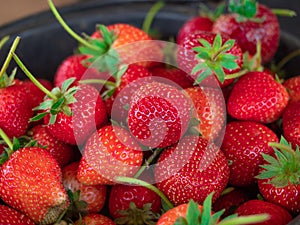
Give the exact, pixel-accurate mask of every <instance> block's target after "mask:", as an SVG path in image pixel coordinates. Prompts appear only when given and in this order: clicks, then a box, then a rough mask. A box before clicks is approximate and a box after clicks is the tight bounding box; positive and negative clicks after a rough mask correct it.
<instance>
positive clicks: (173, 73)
mask: <svg viewBox="0 0 300 225" xmlns="http://www.w3.org/2000/svg"><path fill="white" fill-rule="evenodd" d="M151 72H152V74H153V76H156V77H162V78H165V79H167V80H166V81H165V83H167V84H169V85H173V83H172V82H174V83H175V85H174V86H177V87H178V86H180V87H181V88H183V89H185V88H189V87H193V82H192V81H191V79H190V78H189V77H188V75H187V74H186V73H185V72H184V71H183V70H180V69H179V68H176V67H173V68H168V67H166V66H164V67H163V66H161V67H154V68H152V69H151ZM161 82H164V80H163V79H162V80H161Z"/></svg>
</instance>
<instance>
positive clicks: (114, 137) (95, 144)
mask: <svg viewBox="0 0 300 225" xmlns="http://www.w3.org/2000/svg"><path fill="white" fill-rule="evenodd" d="M142 160H143V152H142V150H141V147H140V146H139V145H138V144H137V142H136V141H135V140H134V139H133V138H132V137H131V136H130V134H129V133H128V131H127V130H125V129H123V128H121V127H117V126H113V125H107V126H104V127H102V128H100V129H99V130H98V131H97V132H95V133H94V134H93V135H92V136H91V137H90V138H89V140H88V141H87V143H86V145H85V148H84V152H83V157H82V158H81V160H80V163H79V167H78V172H77V178H78V180H79V181H80V182H81V183H84V184H87V185H98V184H115V181H114V177H115V176H133V175H134V173H135V172H136V171H137V170H138V169H139V166H140V165H141V164H142Z"/></svg>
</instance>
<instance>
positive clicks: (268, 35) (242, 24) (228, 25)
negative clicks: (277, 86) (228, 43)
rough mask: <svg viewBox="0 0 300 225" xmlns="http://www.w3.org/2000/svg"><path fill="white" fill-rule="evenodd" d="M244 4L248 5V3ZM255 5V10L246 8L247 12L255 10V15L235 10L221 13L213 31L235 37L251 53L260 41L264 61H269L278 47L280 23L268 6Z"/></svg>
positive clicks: (252, 53)
mask: <svg viewBox="0 0 300 225" xmlns="http://www.w3.org/2000/svg"><path fill="white" fill-rule="evenodd" d="M249 2H250V1H249ZM252 2H253V1H252ZM252 2H251V3H252ZM232 3H233V4H232V6H234V4H236V2H234V1H232ZM251 3H250V4H251ZM232 6H231V7H232ZM244 6H245V7H247V6H248V4H246V5H244ZM238 7H240V6H238V5H237V4H236V6H235V7H234V8H235V9H236V8H238ZM254 7H255V8H256V9H254V10H250V9H249V8H248V9H245V10H244V12H245V13H250V12H254V15H247V16H243V15H239V14H238V13H235V12H232V13H229V14H224V15H221V16H220V17H219V18H218V19H217V20H216V21H215V23H214V25H213V29H212V31H213V32H214V33H220V34H221V35H227V36H229V37H230V38H232V39H235V40H236V41H237V43H238V44H239V46H240V47H241V48H242V50H243V52H249V54H250V55H254V54H255V53H256V45H257V42H258V41H260V43H261V55H262V62H263V63H267V62H269V61H270V60H271V59H272V58H273V56H274V55H275V53H276V51H277V48H278V44H279V38H280V30H279V23H278V20H277V17H276V16H275V15H274V13H273V12H272V10H271V9H270V8H268V7H267V6H265V5H262V4H257V6H256V5H255V6H254ZM235 9H233V11H235ZM247 17H248V18H247ZM249 17H250V18H249Z"/></svg>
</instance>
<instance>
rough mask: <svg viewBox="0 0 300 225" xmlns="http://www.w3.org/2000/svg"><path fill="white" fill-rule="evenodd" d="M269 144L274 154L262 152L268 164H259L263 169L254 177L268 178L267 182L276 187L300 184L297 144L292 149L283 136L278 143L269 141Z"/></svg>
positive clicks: (299, 157)
mask: <svg viewBox="0 0 300 225" xmlns="http://www.w3.org/2000/svg"><path fill="white" fill-rule="evenodd" d="M269 146H271V147H273V149H274V153H275V156H274V157H273V156H270V155H267V154H262V156H263V158H264V160H265V161H266V162H267V163H268V164H265V165H261V167H262V168H263V169H264V170H263V171H262V172H261V173H260V174H259V175H258V176H256V178H258V179H270V180H269V182H268V183H270V184H272V185H274V186H275V187H278V188H282V187H285V186H287V185H289V184H292V185H297V184H300V151H299V146H297V147H296V149H295V150H294V149H293V148H292V146H291V144H290V143H288V141H287V140H286V139H285V138H284V137H281V139H280V143H276V142H270V143H269Z"/></svg>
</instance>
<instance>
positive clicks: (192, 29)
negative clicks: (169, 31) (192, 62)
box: [176, 16, 214, 45]
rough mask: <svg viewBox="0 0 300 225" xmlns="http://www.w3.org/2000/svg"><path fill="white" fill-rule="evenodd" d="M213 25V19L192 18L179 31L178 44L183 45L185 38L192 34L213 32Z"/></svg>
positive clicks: (203, 17)
mask: <svg viewBox="0 0 300 225" xmlns="http://www.w3.org/2000/svg"><path fill="white" fill-rule="evenodd" d="M213 24H214V23H213V21H212V19H211V18H209V17H205V16H194V17H192V18H190V19H189V20H188V21H186V22H185V23H184V24H183V25H182V26H181V28H180V29H179V31H178V34H177V40H176V42H177V44H179V45H180V44H182V43H183V42H184V39H185V37H187V36H189V35H190V34H191V33H196V32H198V31H211V30H212V27H213Z"/></svg>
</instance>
